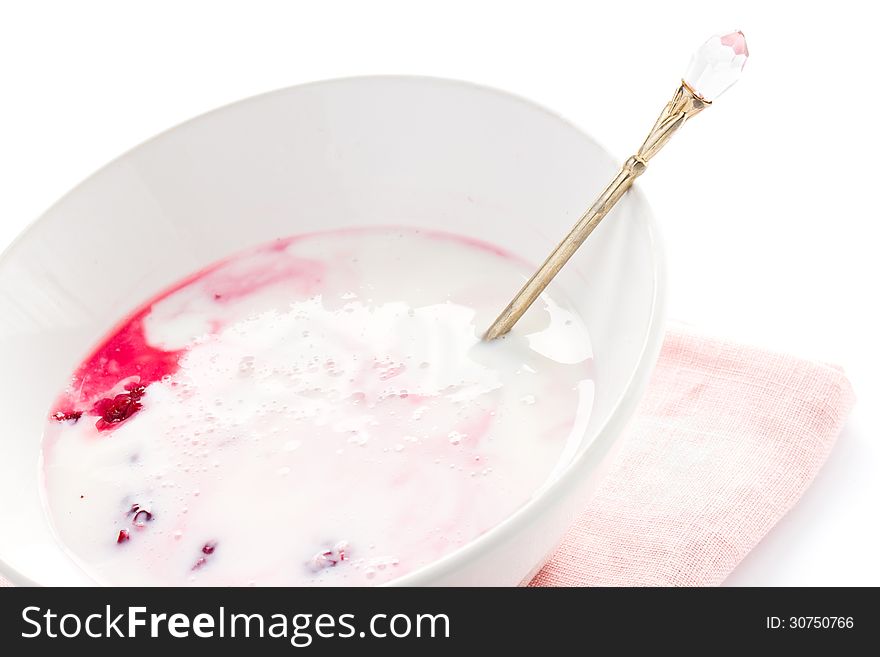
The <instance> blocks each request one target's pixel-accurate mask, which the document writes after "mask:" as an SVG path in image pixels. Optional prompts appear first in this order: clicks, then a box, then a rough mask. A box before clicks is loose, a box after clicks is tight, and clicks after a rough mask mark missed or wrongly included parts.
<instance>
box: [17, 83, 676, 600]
mask: <svg viewBox="0 0 880 657" xmlns="http://www.w3.org/2000/svg"><path fill="white" fill-rule="evenodd" d="M615 169H616V166H615V162H614V160H613V159H612V158H611V157H610V156H609V154H608V153H607V152H606V151H605V150H603V149H602V148H601V147H600V146H598V145H597V144H596V142H594V141H593V140H592V139H590V138H589V137H587V136H586V135H585V134H584V133H582V132H580V131H579V130H578V129H577V128H575V127H574V126H572V125H571V124H569V123H567V122H566V121H564V120H562V119H561V118H559V117H558V116H556V115H554V114H552V113H550V112H548V111H546V110H544V109H542V108H540V107H538V106H536V105H533V104H532V103H530V102H528V101H525V100H522V99H520V98H516V97H514V96H510V95H508V94H505V93H500V92H498V91H493V90H490V89H486V88H483V87H478V86H474V85H471V84H465V83H461V82H453V81H447V80H438V79H427V78H412V77H369V78H352V79H344V80H333V81H329V82H321V83H316V84H308V85H304V86H299V87H293V88H289V89H283V90H280V91H276V92H273V93H269V94H265V95H262V96H258V97H256V98H251V99H248V100H245V101H242V102H239V103H235V104H233V105H229V106H227V107H224V108H222V109H219V110H216V111H214V112H210V113H208V114H205V115H203V116H201V117H198V118H197V119H194V120H192V121H189V122H187V123H184V124H183V125H180V126H178V127H176V128H174V129H172V130H170V131H168V132H165V133H163V134H161V135H159V136H158V137H155V138H154V139H152V140H150V141H148V142H146V143H145V144H142V145H141V146H138V147H137V148H135V149H134V150H132V151H129V152H128V153H126V154H125V155H123V156H122V157H120V158H119V159H117V160H115V161H113V162H112V163H110V164H109V165H107V166H106V167H104V168H103V169H101V170H100V171H98V172H97V173H95V174H94V175H93V176H91V177H90V178H89V179H87V180H86V181H85V182H83V183H82V184H81V185H79V186H78V187H76V188H75V189H74V190H72V191H71V192H70V193H68V194H67V195H66V196H65V197H64V198H62V199H61V200H60V201H59V202H58V203H56V204H55V205H54V206H53V207H52V208H51V209H50V210H49V211H48V212H46V213H45V214H44V215H43V216H42V217H41V218H40V219H39V220H38V221H37V222H36V223H34V224H33V225H32V226H31V227H30V228H29V229H28V230H27V231H26V232H25V233H24V234H23V235H21V236H20V237H19V239H18V240H17V241H16V242H15V243H14V244H13V245H12V246H11V247H10V248H9V249H8V250H7V251H6V253H5V254H3V256H2V258H0V367H2V372H3V375H2V377H0V418H2V422H3V425H4V426H3V430H2V432H0V433H2V437H0V505H2V506H0V527H2V530H0V573H2V574H3V575H5V576H6V577H7V578H9V579H10V580H11V581H12V582H14V583H17V584H29V583H30V584H44V585H71V584H89V583H91V580H89V578H88V577H87V576H86V575H85V574H84V573H83V572H82V571H81V570H80V569H79V568H78V567H77V566H76V565H74V563H73V561H72V560H71V559H70V558H69V557H68V556H67V555H66V553H65V551H64V550H63V549H62V547H61V546H60V544H59V543H58V541H57V540H56V538H55V536H54V534H53V531H52V529H51V527H50V524H49V522H48V520H47V516H46V514H45V511H44V509H43V502H42V497H41V481H40V474H39V468H38V462H39V453H40V439H41V431H42V428H43V423H44V422H45V418H46V414H47V412H48V409H49V406H50V403H51V402H52V400H53V399H54V397H55V395H56V393H57V392H58V391H59V390H60V389H61V387H62V386H63V383H64V381H65V380H66V377H67V376H68V375H69V373H70V372H71V371H72V370H73V368H74V367H75V366H76V365H77V364H78V362H79V361H80V359H81V358H82V357H83V356H84V355H85V354H86V353H87V352H88V350H89V348H90V347H91V346H92V345H93V344H94V343H95V341H96V340H97V339H98V338H100V337H101V336H102V335H103V334H104V333H105V332H106V331H107V330H109V329H110V328H111V327H112V326H113V325H114V324H115V322H116V321H118V320H119V319H120V318H121V317H122V316H123V315H124V314H125V313H126V311H127V310H129V309H131V308H133V307H134V306H136V305H137V304H138V303H139V302H140V301H142V300H144V299H145V298H147V297H149V296H151V294H153V293H154V292H156V291H158V290H160V289H162V288H163V287H165V286H166V285H168V284H170V283H172V282H173V281H175V280H176V279H178V278H181V277H182V276H184V275H185V274H187V273H189V272H192V271H194V270H197V269H199V268H201V267H202V266H204V265H205V264H207V263H209V262H211V261H213V260H215V259H217V258H219V257H221V256H224V255H227V254H229V253H231V252H235V251H238V250H240V249H242V248H244V247H247V246H250V245H255V244H258V243H261V242H265V241H268V240H270V239H273V238H275V237H279V236H283V235H290V234H295V233H299V232H303V231H314V230H320V229H330V228H338V227H342V226H352V225H356V226H358V225H370V224H400V225H411V226H423V227H429V228H442V229H444V230H447V231H452V232H457V233H461V234H464V235H470V236H473V237H476V238H481V239H484V240H487V241H490V242H494V243H497V244H499V245H500V246H502V247H504V248H506V249H509V250H510V251H512V252H514V253H517V254H520V255H521V256H524V257H525V258H527V259H529V260H530V261H532V262H535V263H538V262H540V261H541V260H543V258H544V257H545V256H546V255H547V253H548V252H549V250H550V249H551V248H552V247H553V246H554V245H555V244H556V243H557V242H558V240H559V239H560V238H561V237H562V236H563V235H564V234H565V232H566V231H567V230H568V229H569V228H570V226H571V225H572V224H573V223H574V221H575V220H576V219H577V218H578V216H579V215H580V213H581V212H582V211H583V210H584V208H586V207H587V206H588V205H589V204H590V203H591V201H592V200H593V197H594V196H595V195H596V194H597V193H598V192H599V191H600V189H601V187H602V186H603V185H604V184H605V183H606V182H607V181H608V180H609V179H610V178H611V176H612V174H613V173H614V172H615ZM554 285H558V286H560V287H561V288H562V289H563V290H564V292H565V294H566V295H567V296H568V298H569V299H571V300H572V302H573V303H574V304H575V306H576V307H577V308H578V309H579V310H580V312H582V314H583V316H584V319H585V321H586V323H587V326H588V328H589V331H590V333H591V337H592V341H593V350H594V353H595V376H596V379H595V384H596V397H595V406H594V409H593V412H592V415H591V417H590V420H589V424H588V426H587V427H586V431H585V433H584V437H583V442H582V444H581V446H580V449H579V451H578V453H577V455H576V457H575V458H574V460H573V461H572V463H571V465H570V466H569V467H568V468H567V469H566V470H564V471H563V472H562V473H561V474H560V475H559V476H558V478H557V479H555V480H554V481H553V482H552V483H551V484H550V485H549V486H547V487H546V488H545V489H544V490H543V491H542V492H541V493H539V494H537V495H535V496H534V497H533V499H532V500H531V501H530V502H529V503H528V504H526V505H525V506H523V507H522V508H521V509H520V510H519V511H517V512H516V513H515V514H513V515H512V516H511V517H509V518H508V519H507V520H506V521H504V522H503V523H502V524H500V525H498V526H497V527H495V528H494V529H492V530H490V531H489V532H487V533H486V534H484V535H482V536H480V537H479V538H478V539H476V540H475V541H473V542H472V543H470V544H468V545H466V546H464V547H462V548H461V549H459V550H458V551H456V552H454V553H452V554H450V555H448V556H446V557H445V558H443V559H441V560H439V561H437V562H435V563H433V564H430V565H428V566H426V567H424V568H422V569H420V570H417V571H414V572H412V573H410V574H408V575H406V576H404V577H402V578H400V579H398V580H397V581H396V582H395V583H397V584H419V585H449V584H467V585H514V584H518V583H520V582H523V581H524V580H526V579H527V578H528V577H529V576H530V575H531V574H533V573H534V572H535V571H536V570H537V569H538V568H539V567H540V565H541V564H542V563H543V561H544V560H545V559H546V557H547V556H548V555H549V554H550V553H551V552H552V550H553V548H554V546H555V545H556V544H557V543H558V542H559V540H560V539H561V537H562V535H563V533H564V532H565V530H566V528H567V526H568V525H569V524H570V522H571V520H572V518H573V517H574V514H575V513H576V512H577V510H578V508H579V507H581V506H582V504H583V502H584V500H585V498H586V496H587V495H589V493H590V491H591V489H592V488H593V486H594V484H595V483H596V481H597V479H598V478H599V473H600V470H601V468H600V465H601V464H602V462H603V460H605V459H606V457H607V455H608V453H609V451H610V450H611V448H612V446H613V445H614V444H615V443H616V442H619V441H618V438H619V437H620V435H621V432H622V431H623V429H624V426H625V424H626V422H627V420H628V419H629V417H630V416H631V415H632V413H633V411H634V408H635V406H636V403H637V401H638V400H639V398H640V396H641V394H642V391H643V389H644V388H645V385H646V383H647V380H648V376H649V374H650V371H651V369H652V367H653V364H654V361H655V359H656V356H657V354H658V352H659V348H660V343H661V338H662V305H663V303H662V299H663V258H662V255H661V249H660V247H659V245H658V241H657V232H656V227H655V225H654V222H653V219H652V217H651V213H650V211H649V209H648V205H647V203H646V202H645V199H644V197H643V196H642V194H641V193H640V192H639V191H638V190H637V189H634V190H632V191H631V192H630V193H629V194H628V195H627V196H626V197H624V199H623V200H622V201H621V202H620V203H619V204H618V206H617V207H616V208H615V209H614V210H613V212H612V213H611V215H609V217H608V218H607V219H606V220H605V221H604V222H603V223H602V224H601V225H600V227H599V228H598V229H597V230H596V232H595V233H594V234H593V235H592V236H591V237H590V239H589V240H588V241H587V243H586V245H585V246H584V248H583V249H582V250H581V251H580V252H579V253H577V254H576V256H575V257H574V259H573V260H572V261H571V262H570V263H569V264H568V266H566V268H565V269H564V270H563V272H562V273H561V274H560V276H559V277H558V278H557V280H556V282H555V283H554ZM510 292H511V295H512V294H513V293H514V292H515V290H510Z"/></svg>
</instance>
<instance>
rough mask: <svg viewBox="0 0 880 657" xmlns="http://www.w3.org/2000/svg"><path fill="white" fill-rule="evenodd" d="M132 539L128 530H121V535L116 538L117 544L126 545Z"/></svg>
mask: <svg viewBox="0 0 880 657" xmlns="http://www.w3.org/2000/svg"><path fill="white" fill-rule="evenodd" d="M130 538H131V536H130V535H129V533H128V530H127V529H120V530H119V534H118V535H117V536H116V542H117V543H125V542H126V541H127V540H129V539H130Z"/></svg>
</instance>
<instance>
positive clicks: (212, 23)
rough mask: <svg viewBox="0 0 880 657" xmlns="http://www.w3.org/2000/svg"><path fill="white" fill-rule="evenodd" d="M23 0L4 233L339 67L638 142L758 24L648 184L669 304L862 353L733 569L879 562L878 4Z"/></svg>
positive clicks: (2, 100) (695, 315) (817, 568)
mask: <svg viewBox="0 0 880 657" xmlns="http://www.w3.org/2000/svg"><path fill="white" fill-rule="evenodd" d="M2 2H3V4H0V7H2V8H0V71H2V78H0V248H2V247H5V245H6V244H7V243H8V242H9V241H10V240H11V239H12V238H13V237H14V236H15V235H16V234H17V233H18V232H19V231H20V230H21V229H22V228H23V227H24V226H25V224H27V223H28V222H29V221H31V220H33V219H34V218H36V217H37V216H39V215H40V214H41V213H42V211H43V210H45V209H46V207H47V206H48V205H49V204H51V203H52V202H53V201H54V200H56V199H57V198H58V197H59V196H61V195H62V194H63V193H64V192H65V191H67V190H68V189H69V188H70V187H72V186H73V185H75V184H76V183H77V182H79V181H80V180H81V179H83V178H84V177H85V176H87V175H88V174H89V173H91V172H92V171H93V170H95V169H96V168H98V167H99V166H101V165H102V164H104V163H106V162H107V161H108V160H110V159H111V158H113V157H115V156H116V155H118V154H120V153H121V152H123V151H124V150H127V149H128V148H130V147H132V146H134V145H136V144H137V143H139V142H140V141H142V140H144V139H146V138H148V137H150V136H152V135H153V134H155V133H157V132H159V131H161V130H164V129H165V128H167V127H169V126H172V125H174V124H176V123H178V122H180V121H182V120H184V119H187V118H190V117H192V116H194V115H196V114H200V113H202V112H204V111H206V110H209V109H212V108H214V107H216V106H218V105H222V104H225V103H228V102H231V101H234V100H238V99H240V98H243V97H246V96H249V95H253V94H257V93H261V92H263V91H267V90H270V89H274V88H278V87H283V86H287V85H292V84H298V83H300V82H306V81H310V80H315V79H321V78H329V77H338V76H347V75H356V74H369V73H417V74H428V75H437V76H445V77H453V78H463V79H467V80H472V81H475V82H479V83H484V84H488V85H491V86H496V87H500V88H502V89H506V90H509V91H513V92H515V93H518V94H521V95H525V96H528V97H530V98H532V99H534V100H536V101H538V102H539V103H541V104H543V105H545V106H547V107H549V108H551V109H554V110H556V111H557V112H559V113H561V114H563V115H564V116H566V117H568V118H570V119H571V120H573V121H574V122H575V123H577V124H578V125H580V126H581V127H582V128H584V129H585V130H586V131H587V132H589V133H591V134H592V135H593V136H595V137H596V138H598V140H599V141H600V142H601V143H603V144H604V145H606V147H608V148H609V149H610V150H611V151H612V152H613V153H615V154H616V155H618V156H619V157H621V158H623V157H625V156H626V155H628V154H630V153H631V152H633V151H634V149H635V148H636V147H637V146H638V144H639V143H640V142H641V140H642V138H643V137H644V135H645V133H646V131H647V130H648V128H649V127H650V124H651V123H652V122H653V120H654V118H655V117H656V115H657V113H658V112H659V110H660V109H661V107H662V106H663V104H664V103H665V102H666V100H667V99H668V97H669V95H670V94H671V92H672V90H673V89H674V87H675V85H676V84H677V83H678V79H679V78H680V76H681V74H682V72H683V70H684V67H685V65H686V64H687V61H688V58H689V56H690V54H691V51H692V50H693V49H695V48H696V46H697V45H699V44H700V43H701V42H702V41H703V40H704V39H706V38H707V37H708V36H710V35H711V34H713V33H716V32H725V31H729V30H732V29H742V30H743V31H744V32H745V33H746V35H747V37H748V40H749V49H750V51H751V60H750V62H749V64H748V66H747V67H746V74H745V76H744V78H743V80H742V81H741V82H740V83H739V85H737V86H736V87H734V88H733V89H732V90H731V91H730V92H728V94H727V95H725V96H724V97H723V98H722V99H720V100H719V101H718V102H717V103H715V105H714V106H713V107H712V108H711V109H710V110H709V111H707V112H705V113H704V114H702V115H701V116H700V117H698V118H697V119H695V120H694V122H693V123H692V124H689V125H688V127H687V128H686V129H685V130H683V131H682V132H681V133H680V134H679V135H678V136H677V137H676V138H675V140H674V141H673V143H672V144H670V145H669V146H668V147H667V148H666V149H665V150H664V152H663V153H662V155H660V156H659V157H658V158H657V159H656V160H654V162H652V164H651V167H650V171H649V172H648V174H647V175H646V176H645V177H644V178H642V179H641V181H640V182H639V183H638V184H639V185H641V186H642V188H643V189H644V190H645V192H646V193H647V195H648V197H649V199H650V200H651V202H652V204H653V206H654V210H655V213H656V214H657V216H658V219H659V221H660V223H661V225H662V227H663V231H664V234H665V240H666V243H667V249H668V253H669V263H670V270H671V271H670V285H671V291H670V316H671V317H672V318H675V319H679V320H684V321H686V322H688V323H691V324H694V325H696V326H698V327H700V328H703V329H705V330H706V331H710V332H713V333H716V334H720V335H723V336H727V337H732V338H736V339H739V340H743V341H749V342H753V343H757V344H761V345H765V346H769V347H773V348H776V349H780V350H785V351H789V352H792V353H795V354H799V355H802V356H805V357H810V358H817V359H823V360H827V361H831V362H835V363H838V364H841V365H843V366H844V367H845V368H846V371H847V373H848V374H849V376H850V377H851V379H852V381H853V384H854V386H855V390H856V394H857V395H858V397H859V404H858V406H857V408H856V410H855V412H854V413H853V416H852V418H851V421H850V423H849V426H848V427H847V429H846V430H845V431H844V433H843V435H842V436H841V438H840V441H839V443H838V446H837V447H836V449H835V451H834V453H833V454H832V456H831V458H830V460H829V461H828V463H827V465H826V466H825V468H824V470H823V471H822V472H821V473H820V475H819V477H818V478H817V480H816V481H815V483H814V484H813V486H812V487H811V488H810V489H809V491H808V492H807V493H806V495H805V496H804V498H803V500H802V501H801V503H800V504H799V505H798V506H797V507H796V508H795V509H794V510H793V511H792V512H791V513H789V514H788V516H786V517H785V518H784V519H783V520H782V521H781V522H780V523H779V525H778V526H777V527H776V528H775V529H774V530H773V531H772V532H771V533H770V535H768V536H767V538H766V539H765V540H764V541H763V542H762V544H761V545H759V546H758V547H757V549H755V550H754V552H753V553H752V554H751V555H749V556H748V557H747V558H746V560H745V561H744V562H743V563H742V564H741V566H740V567H739V568H738V569H737V570H736V572H735V573H734V574H733V575H732V576H731V577H730V579H729V580H728V582H729V583H730V584H756V585H794V584H820V585H825V584H852V585H857V584H873V585H878V584H880V566H878V562H880V560H878V559H877V545H878V543H880V530H878V504H880V483H878V482H880V472H878V466H880V447H878V430H880V409H878V402H880V399H878V392H880V384H878V373H877V368H878V365H880V358H878V353H880V349H878V347H877V344H878V341H880V326H878V301H877V291H876V288H877V286H878V283H880V264H878V263H880V253H878V249H880V244H878V237H880V233H878V227H877V224H878V219H880V217H878V209H877V195H876V192H875V189H876V186H877V182H876V176H877V173H878V168H880V166H878V153H880V148H878V146H880V138H878V131H880V130H878V125H880V121H878V119H877V112H878V108H877V104H876V100H877V95H878V92H877V85H878V78H880V66H878V57H877V53H878V52H880V46H878V43H880V40H878V38H877V36H876V20H873V17H872V16H870V15H869V12H871V11H872V10H871V6H872V4H873V3H867V2H862V3H856V2H853V3H851V4H848V3H847V2H841V1H838V2H835V3H833V5H829V4H828V3H816V5H815V6H811V3H810V2H807V1H802V2H797V3H794V2H792V3H784V2H768V1H766V0H764V1H759V2H751V1H744V0H739V1H738V2H724V3H720V2H719V3H714V2H707V1H706V0H702V1H688V0H676V2H644V3H639V2H603V3H596V4H595V5H594V6H591V5H590V4H589V3H585V2H552V1H548V0H542V1H540V2H537V1H536V2H530V3H518V2H510V1H508V2H475V1H471V2H455V1H452V0H445V1H444V2H414V1H410V2H336V1H326V0H325V1H323V2H310V3H305V2H302V3H300V2H263V1H257V0H249V1H240V2H221V1H216V0H214V1H210V2H208V1H200V2H192V1H191V2H186V1H177V2H165V1H157V0H153V1H152V2H149V3H144V2H123V1H119V0H116V1H108V2H92V1H82V0H80V1H77V2H45V1H33V0H29V1H28V2H16V3H11V2H6V0H2Z"/></svg>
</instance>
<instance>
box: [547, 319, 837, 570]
mask: <svg viewBox="0 0 880 657" xmlns="http://www.w3.org/2000/svg"><path fill="white" fill-rule="evenodd" d="M853 402H854V397H853V392H852V388H851V386H850V384H849V381H848V380H847V378H846V376H845V375H844V374H843V372H842V371H841V370H840V369H838V368H836V367H833V366H829V365H825V364H822V363H815V362H810V361H805V360H801V359H798V358H795V357H793V356H786V355H783V354H777V353H772V352H768V351H764V350H761V349H757V348H754V347H748V346H744V345H740V344H736V343H732V342H727V341H722V340H717V339H713V338H709V337H704V336H700V335H697V334H693V333H690V332H688V331H686V330H683V329H674V330H672V331H670V332H669V333H667V335H666V339H665V341H664V344H663V348H662V351H661V354H660V358H659V361H658V363H657V366H656V368H655V370H654V373H653V375H652V378H651V382H650V384H649V386H648V391H647V393H646V395H645V397H644V399H643V400H642V402H641V405H640V407H639V410H638V411H637V413H636V415H635V417H634V418H633V420H632V421H631V422H630V425H629V426H628V427H627V432H626V435H625V436H624V437H623V439H624V440H625V443H624V444H623V445H622V446H621V449H620V452H618V454H617V455H616V459H615V461H614V462H613V463H612V464H611V467H610V468H609V472H608V474H607V475H606V476H605V478H604V479H603V481H602V482H601V483H600V484H599V488H598V490H597V492H596V494H595V496H594V497H593V499H592V500H591V501H590V502H589V503H588V505H587V507H586V508H585V509H584V510H583V512H582V513H581V514H580V516H579V518H578V520H577V521H576V523H575V524H574V526H573V527H572V528H571V530H570V531H569V533H568V535H567V536H566V537H565V539H564V541H563V543H562V545H561V546H560V547H559V549H558V551H557V552H556V553H555V555H554V556H553V557H552V559H551V560H550V561H549V562H548V563H547V565H546V566H545V567H544V568H543V569H542V570H541V571H540V572H539V573H538V575H537V576H536V577H535V578H534V579H533V580H532V582H531V584H530V585H531V586H712V585H717V584H720V583H721V582H722V581H723V580H724V578H725V577H727V575H728V574H729V573H730V572H731V571H732V570H733V569H734V567H736V565H737V564H738V563H739V562H740V561H741V560H742V558H743V557H745V556H746V554H748V552H749V550H751V549H752V548H753V547H754V546H755V545H757V543H758V542H759V541H760V540H761V538H762V537H763V536H764V535H765V534H767V532H768V531H770V529H771V528H772V527H773V525H775V524H776V522H777V521H778V520H779V519H780V518H781V517H782V516H783V515H784V514H785V513H786V511H788V510H789V509H790V508H791V507H792V506H793V505H794V504H795V503H796V502H797V501H798V499H799V498H800V497H801V495H802V494H803V492H804V491H805V490H806V488H807V487H808V486H809V485H810V482H811V481H812V480H813V477H814V476H815V475H816V473H817V472H818V471H819V468H821V467H822V464H823V463H824V462H825V459H826V457H827V456H828V454H829V452H830V451H831V448H832V447H833V446H834V442H835V440H836V439H837V435H838V434H839V433H840V430H841V429H842V427H843V423H844V421H845V420H846V417H847V415H848V414H849V411H850V409H851V407H852V404H853Z"/></svg>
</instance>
